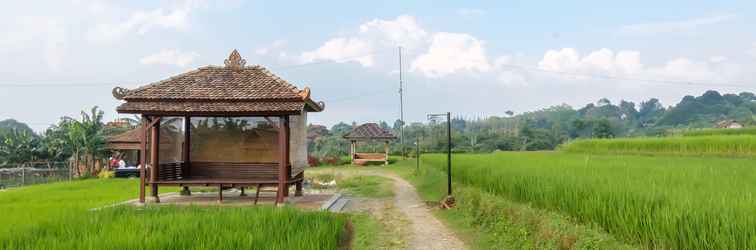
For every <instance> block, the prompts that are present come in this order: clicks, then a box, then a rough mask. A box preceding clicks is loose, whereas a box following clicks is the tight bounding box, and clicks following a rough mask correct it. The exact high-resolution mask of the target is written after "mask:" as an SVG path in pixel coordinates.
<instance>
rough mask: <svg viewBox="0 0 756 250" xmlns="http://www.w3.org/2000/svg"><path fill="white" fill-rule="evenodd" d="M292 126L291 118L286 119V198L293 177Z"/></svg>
mask: <svg viewBox="0 0 756 250" xmlns="http://www.w3.org/2000/svg"><path fill="white" fill-rule="evenodd" d="M290 157H291V126H290V125H289V117H288V116H287V117H286V160H285V161H284V162H286V188H284V190H283V191H284V197H289V187H291V185H289V177H290V176H291V168H292V167H293V166H292V165H291V160H290Z"/></svg>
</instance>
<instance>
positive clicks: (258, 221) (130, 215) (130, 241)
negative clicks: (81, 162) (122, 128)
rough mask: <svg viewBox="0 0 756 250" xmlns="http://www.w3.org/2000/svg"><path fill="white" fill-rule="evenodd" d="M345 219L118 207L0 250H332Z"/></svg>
mask: <svg viewBox="0 0 756 250" xmlns="http://www.w3.org/2000/svg"><path fill="white" fill-rule="evenodd" d="M345 223H346V219H345V218H344V217H343V216H339V215H335V214H330V213H326V212H309V213H304V212H301V211H298V210H295V209H293V208H281V209H278V208H273V207H266V206H265V207H247V208H238V207H237V208H219V207H205V208H200V207H147V208H145V209H134V208H130V207H117V208H111V209H104V210H100V211H97V212H84V213H78V214H76V215H73V216H69V217H66V218H62V219H59V220H55V221H50V222H46V223H41V224H37V225H35V226H34V227H31V228H28V229H26V230H24V231H21V232H18V231H17V232H14V233H12V234H10V235H2V236H0V242H2V243H0V247H1V248H3V249H337V248H338V246H339V240H340V237H342V232H343V231H344V230H343V229H344V226H345Z"/></svg>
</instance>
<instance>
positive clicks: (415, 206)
mask: <svg viewBox="0 0 756 250" xmlns="http://www.w3.org/2000/svg"><path fill="white" fill-rule="evenodd" d="M343 174H346V175H376V176H381V177H385V178H389V179H391V180H393V182H394V193H395V196H394V198H393V204H392V205H393V206H392V208H393V209H395V210H396V211H397V212H398V213H400V214H401V217H403V218H404V220H406V222H405V223H402V224H404V225H405V226H406V227H408V228H407V229H403V230H402V229H399V230H402V231H406V232H405V233H408V235H407V236H404V237H406V238H407V239H406V240H407V244H406V247H407V249H467V248H466V247H465V245H464V243H463V242H462V241H461V240H460V239H459V238H457V236H456V235H455V234H454V233H453V232H452V231H451V230H450V229H449V228H447V227H446V225H444V224H443V223H442V222H441V221H439V220H438V219H437V218H436V217H434V216H433V214H432V213H431V208H430V207H428V206H427V205H426V203H425V202H424V201H423V200H422V199H420V196H419V195H418V194H417V191H416V190H415V187H414V186H412V184H410V183H409V182H407V181H406V180H404V179H402V178H401V177H399V176H397V175H396V174H394V173H389V172H383V171H355V172H351V173H343ZM352 203H354V205H352V206H353V207H352V208H350V210H362V211H381V210H383V209H385V207H386V201H385V200H383V201H381V200H375V199H372V200H371V199H362V200H355V202H352ZM376 214H377V213H376Z"/></svg>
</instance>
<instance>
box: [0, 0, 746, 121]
mask: <svg viewBox="0 0 756 250" xmlns="http://www.w3.org/2000/svg"><path fill="white" fill-rule="evenodd" d="M753 13H756V1H692V0H688V1H675V0H670V1H643V0H640V1H455V2H452V1H412V2H409V1H297V2H291V1H246V0H225V1H222V0H216V1H213V0H204V1H203V0H185V1H178V0H177V1H89V0H56V1H13V2H12V3H5V4H4V6H3V8H2V9H0V33H1V34H3V35H2V36H0V58H2V59H1V60H0V119H5V118H14V119H17V120H19V121H22V122H26V123H28V124H30V126H32V128H34V129H35V130H37V131H40V130H43V129H45V128H47V127H48V126H49V125H50V124H52V123H55V122H57V121H58V120H59V119H60V118H61V117H63V116H72V117H78V115H79V112H80V111H81V110H88V109H90V108H91V107H92V106H95V105H96V106H98V107H100V108H101V109H102V110H104V111H105V112H106V114H105V118H106V120H112V119H116V118H118V117H123V116H126V117H128V115H120V116H119V115H118V114H117V113H116V112H115V107H116V106H117V105H118V104H119V103H120V102H119V101H118V100H116V99H115V98H113V96H112V94H111V90H112V88H113V87H116V86H120V87H125V88H136V87H138V86H140V85H144V84H149V83H152V82H156V81H160V80H163V79H166V78H168V77H170V76H173V75H176V74H180V73H182V72H186V71H189V70H192V69H195V68H198V67H202V66H205V65H223V60H224V59H225V58H227V57H228V55H229V53H230V52H231V51H232V50H233V49H237V50H239V52H240V53H241V55H242V57H244V58H245V59H246V60H247V64H248V65H252V64H260V65H263V66H265V67H267V68H269V69H270V70H271V71H272V72H273V73H275V74H277V75H279V76H280V77H282V78H284V79H286V80H288V81H289V82H291V83H293V84H295V85H297V86H299V87H300V88H303V87H305V86H307V87H310V88H311V90H312V97H313V98H314V99H316V100H322V101H324V102H325V103H326V109H325V111H324V112H321V113H316V114H311V115H310V117H309V121H310V122H311V123H316V124H325V125H333V124H335V123H337V122H340V121H344V122H348V123H351V122H352V121H355V122H358V123H362V122H369V121H380V120H386V121H394V120H396V119H398V118H399V95H398V87H399V71H400V70H399V69H400V66H399V56H398V54H399V53H398V52H399V47H402V65H401V69H402V70H401V71H402V78H403V82H404V103H405V109H404V113H405V120H406V121H407V122H408V123H410V122H418V121H420V122H421V121H425V120H426V115H427V114H429V113H440V112H447V111H449V112H452V113H453V114H454V115H455V116H462V117H466V118H483V117H487V116H504V113H505V112H506V111H508V110H511V111H514V112H515V113H522V112H527V111H534V110H538V109H541V108H546V107H549V106H553V105H561V104H568V105H571V106H573V107H575V108H580V107H582V106H583V105H585V104H587V103H591V102H596V101H597V100H599V99H601V98H608V99H610V100H611V101H613V102H615V103H617V102H619V101H620V100H628V101H633V102H636V103H639V102H641V101H644V100H647V99H649V98H659V99H660V100H661V101H662V103H664V104H665V105H673V104H675V103H677V102H678V101H679V100H681V99H682V97H683V96H685V95H700V94H701V93H703V92H704V91H706V90H709V89H714V90H718V91H720V92H727V93H739V92H742V91H750V92H754V91H756V29H754V28H753V27H756V15H753Z"/></svg>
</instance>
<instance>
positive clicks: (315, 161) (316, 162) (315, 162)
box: [307, 155, 320, 167]
mask: <svg viewBox="0 0 756 250" xmlns="http://www.w3.org/2000/svg"><path fill="white" fill-rule="evenodd" d="M307 164H309V165H310V167H317V166H320V160H318V158H317V157H315V156H312V155H308V156H307Z"/></svg>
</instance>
